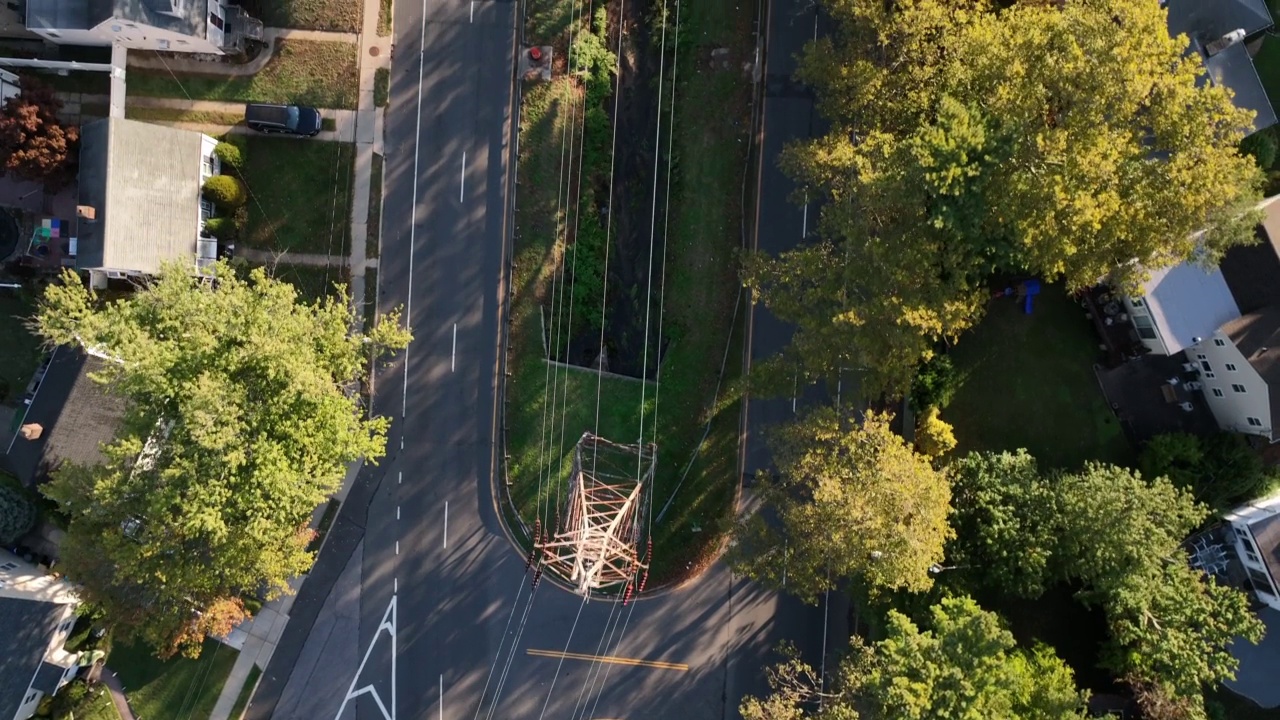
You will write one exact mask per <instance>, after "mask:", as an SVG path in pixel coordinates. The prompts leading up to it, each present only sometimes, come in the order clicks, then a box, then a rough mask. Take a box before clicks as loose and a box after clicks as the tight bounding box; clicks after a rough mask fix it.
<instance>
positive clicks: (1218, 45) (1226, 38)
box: [1204, 28, 1244, 57]
mask: <svg viewBox="0 0 1280 720" xmlns="http://www.w3.org/2000/svg"><path fill="white" fill-rule="evenodd" d="M1243 41H1244V29H1243V28H1241V29H1237V30H1232V31H1231V32H1229V33H1227V34H1226V35H1223V36H1222V37H1220V38H1218V39H1217V40H1214V41H1213V42H1211V43H1209V44H1208V45H1205V46H1204V54H1205V55H1206V56H1208V57H1213V56H1214V55H1217V54H1218V53H1220V52H1222V51H1223V50H1226V49H1227V48H1229V47H1231V46H1232V45H1235V44H1236V43H1239V42H1243Z"/></svg>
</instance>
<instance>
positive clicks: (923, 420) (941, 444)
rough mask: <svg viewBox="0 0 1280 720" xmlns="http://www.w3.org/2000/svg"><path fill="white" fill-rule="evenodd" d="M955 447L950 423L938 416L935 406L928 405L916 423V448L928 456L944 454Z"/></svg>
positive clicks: (954, 438) (954, 437)
mask: <svg viewBox="0 0 1280 720" xmlns="http://www.w3.org/2000/svg"><path fill="white" fill-rule="evenodd" d="M955 447H956V436H955V433H954V432H952V428H951V425H950V424H949V423H948V422H947V421H946V420H943V419H942V418H941V417H939V416H938V408H937V406H936V405H935V406H932V407H930V408H929V409H928V410H927V411H925V413H924V414H923V415H921V416H920V419H919V421H918V422H917V423H916V448H918V449H919V450H920V452H921V453H922V454H924V455H928V456H929V457H934V458H936V457H939V456H941V455H946V454H947V453H949V452H951V451H952V450H954V449H955Z"/></svg>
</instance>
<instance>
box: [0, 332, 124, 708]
mask: <svg viewBox="0 0 1280 720" xmlns="http://www.w3.org/2000/svg"><path fill="white" fill-rule="evenodd" d="M106 362H108V361H106V360H102V359H101V358H97V357H93V356H90V355H87V354H85V353H84V352H82V351H80V350H79V349H76V348H69V347H59V348H56V349H55V350H54V351H53V354H52V356H51V357H50V359H49V362H48V363H47V365H46V366H45V368H44V369H43V375H42V377H41V379H40V381H39V385H37V386H36V390H35V393H34V395H33V397H32V398H31V400H30V401H29V402H28V404H27V408H26V411H25V414H24V415H23V418H22V423H21V424H22V431H21V432H19V433H18V434H16V435H15V436H14V438H13V440H12V442H10V444H9V447H8V448H7V450H6V454H5V457H4V460H5V466H6V468H7V469H8V470H9V472H10V473H12V474H13V475H14V476H15V477H17V478H18V479H19V480H21V481H22V482H23V484H25V485H26V486H27V487H35V486H37V485H40V484H42V483H44V482H47V481H48V480H49V478H50V476H51V474H52V473H53V471H54V470H56V469H57V468H58V466H59V465H61V464H62V463H64V462H69V463H73V464H76V465H96V464H99V463H101V462H102V461H103V460H104V458H103V455H102V446H103V445H104V444H106V443H109V442H111V441H112V440H114V439H115V436H116V432H117V431H118V430H119V428H120V423H121V421H122V420H123V419H124V410H125V408H124V401H123V400H122V399H121V398H120V397H118V396H116V395H112V394H111V393H109V392H108V391H107V388H105V387H104V386H102V385H101V384H99V383H97V382H95V381H94V380H93V379H92V378H90V377H89V374H90V373H96V372H100V371H102V370H103V369H104V368H105V363H106ZM2 717H4V715H3V713H0V718H2Z"/></svg>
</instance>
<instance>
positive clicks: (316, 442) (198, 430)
mask: <svg viewBox="0 0 1280 720" xmlns="http://www.w3.org/2000/svg"><path fill="white" fill-rule="evenodd" d="M214 272H215V277H214V278H213V279H212V280H205V279H199V278H193V277H191V276H190V275H189V274H188V271H187V269H186V268H183V267H179V266H177V265H174V266H169V267H167V268H165V269H164V270H163V271H162V273H161V274H160V276H159V277H158V278H157V279H156V280H155V281H154V282H152V283H150V284H149V285H146V286H144V287H142V288H140V289H139V290H138V291H137V292H136V293H135V294H133V295H132V296H129V297H127V298H124V299H119V300H114V301H111V302H106V303H104V302H101V301H100V300H99V299H98V298H97V297H96V295H95V294H94V293H93V292H92V291H90V290H86V289H85V287H84V286H83V285H82V284H81V283H80V281H79V280H78V279H77V278H76V276H75V275H74V274H72V273H69V272H68V273H66V274H64V276H63V282H62V283H61V284H54V285H51V286H50V287H49V288H48V289H47V290H46V292H45V295H44V297H43V299H42V301H41V303H40V305H39V308H38V310H37V314H36V316H35V318H34V320H33V323H32V325H33V328H34V329H35V330H36V331H37V333H38V334H39V335H40V336H41V337H42V338H44V339H45V340H46V341H47V342H49V343H56V344H69V345H80V346H82V347H84V348H86V349H88V350H90V351H91V352H95V353H99V354H101V355H103V356H105V357H108V358H110V359H112V360H114V361H115V362H110V363H107V369H106V370H105V371H104V372H103V373H102V376H101V377H96V378H95V379H96V380H97V381H99V382H103V383H105V384H106V385H107V386H108V387H109V391H110V392H112V393H115V394H118V395H120V396H122V397H123V398H124V400H125V401H126V408H127V409H126V413H125V419H124V422H123V427H122V428H121V430H120V432H119V434H118V436H117V439H116V440H115V441H114V442H112V443H111V444H110V445H108V446H106V447H105V448H104V454H105V456H106V461H105V462H104V463H103V464H101V465H98V466H93V467H76V466H63V467H62V468H60V469H59V471H58V472H57V473H55V477H54V480H53V481H52V482H50V483H49V484H48V485H47V486H46V489H45V493H46V494H47V495H48V496H49V497H51V498H52V499H54V500H55V501H57V502H58V504H59V506H60V507H61V508H62V509H63V511H64V512H66V513H67V515H68V517H69V518H70V528H69V531H68V535H67V538H66V542H65V544H64V545H63V547H62V553H63V558H62V560H63V568H64V569H65V570H66V572H67V574H68V575H69V576H71V577H73V578H74V579H75V580H76V581H77V582H78V583H79V584H80V585H81V586H82V588H83V594H84V597H85V599H86V600H88V601H89V602H91V603H93V604H95V605H98V606H99V607H101V608H103V609H104V610H105V616H106V617H107V618H109V619H110V621H111V622H113V623H114V624H115V625H116V626H117V628H118V629H119V630H121V631H122V632H124V633H125V634H126V635H130V636H133V637H137V638H141V639H143V640H146V641H147V642H149V643H150V644H152V645H153V646H154V647H156V648H158V650H159V651H160V652H161V653H164V654H169V653H172V652H175V651H178V650H182V651H183V652H185V653H198V652H199V643H200V640H202V639H203V637H204V634H205V632H207V631H212V630H216V628H219V627H223V626H225V625H226V621H227V618H229V617H232V616H234V615H235V614H236V612H237V610H236V608H238V607H240V606H239V603H238V601H237V600H235V598H237V597H238V596H239V595H240V594H241V593H243V592H245V591H255V590H258V589H260V588H261V589H264V590H265V591H266V593H267V595H268V596H269V597H274V596H278V595H279V594H281V593H282V592H285V591H286V590H287V589H288V588H287V585H286V582H287V581H288V580H289V578H291V577H293V576H295V575H297V574H299V573H301V572H303V571H305V570H306V569H307V568H308V567H309V566H310V564H311V559H312V557H311V554H310V553H308V552H307V549H306V548H307V542H308V541H309V540H310V537H311V532H310V531H309V530H308V529H307V525H308V520H309V518H310V516H311V513H312V511H313V509H314V508H315V507H316V506H317V505H318V504H319V503H321V502H323V501H324V499H325V498H326V496H328V495H329V494H330V493H332V492H333V491H334V490H336V489H337V488H338V487H339V485H340V484H341V482H342V478H343V476H344V474H345V472H346V464H347V463H349V462H351V461H353V460H355V459H356V458H361V457H363V458H365V459H367V460H369V461H371V462H374V461H376V460H377V459H378V458H379V457H381V455H382V453H383V450H384V445H385V436H386V429H387V425H388V421H387V419H386V418H377V417H366V416H365V412H364V410H363V408H362V406H361V402H360V400H359V398H358V397H356V396H355V395H354V394H353V393H352V392H351V388H353V387H354V386H355V385H356V384H357V383H358V382H359V381H360V380H361V379H363V377H364V375H365V374H366V372H367V368H368V367H369V365H370V360H371V357H377V356H379V355H382V354H384V353H386V352H388V351H391V350H393V349H396V348H402V347H404V346H405V345H406V344H407V342H408V340H409V336H408V331H407V330H405V329H404V328H402V327H400V326H399V319H400V318H399V314H398V313H391V314H389V315H387V316H386V317H384V318H380V321H379V323H378V324H377V325H376V326H375V327H374V328H373V329H372V330H371V331H370V332H369V333H368V335H367V336H366V335H361V334H359V333H353V332H352V331H351V327H352V326H353V317H352V312H351V310H350V308H349V307H348V304H347V302H346V300H345V299H336V298H325V299H323V300H321V301H317V302H315V303H313V304H309V305H308V304H303V303H301V302H299V300H298V297H297V295H296V293H295V291H294V289H293V287H292V286H291V285H289V284H287V283H283V282H278V281H276V280H273V279H271V278H270V277H269V276H267V274H266V272H265V271H264V270H262V269H255V270H254V271H252V273H250V274H249V275H248V277H247V278H239V277H237V276H236V275H235V273H234V272H233V271H232V270H231V268H230V267H229V266H227V265H226V264H219V265H218V266H216V268H215V271H214Z"/></svg>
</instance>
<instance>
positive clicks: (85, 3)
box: [27, 0, 113, 30]
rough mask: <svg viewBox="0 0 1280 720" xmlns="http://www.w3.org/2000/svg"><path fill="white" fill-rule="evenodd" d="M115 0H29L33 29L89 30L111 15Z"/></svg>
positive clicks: (28, 21)
mask: <svg viewBox="0 0 1280 720" xmlns="http://www.w3.org/2000/svg"><path fill="white" fill-rule="evenodd" d="M112 2H113V0H27V27H28V28H31V29H33V30H88V29H89V28H92V27H97V26H98V25H99V24H100V23H101V22H102V21H103V20H106V19H107V18H109V17H111V10H112Z"/></svg>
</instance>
